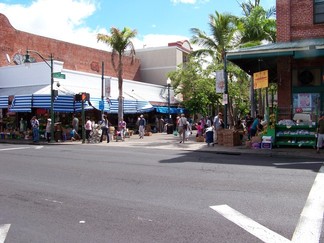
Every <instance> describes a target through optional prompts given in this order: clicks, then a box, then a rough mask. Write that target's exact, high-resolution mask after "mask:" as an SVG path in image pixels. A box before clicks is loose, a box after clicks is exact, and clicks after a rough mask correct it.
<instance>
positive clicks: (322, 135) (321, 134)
mask: <svg viewBox="0 0 324 243" xmlns="http://www.w3.org/2000/svg"><path fill="white" fill-rule="evenodd" d="M323 141H324V112H323V113H322V114H321V116H320V118H319V120H318V125H317V146H316V147H317V149H316V152H317V153H319V152H320V148H322V147H323Z"/></svg>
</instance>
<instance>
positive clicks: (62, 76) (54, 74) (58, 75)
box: [53, 72, 65, 79]
mask: <svg viewBox="0 0 324 243" xmlns="http://www.w3.org/2000/svg"><path fill="white" fill-rule="evenodd" d="M53 78H60V79H65V74H63V73H61V72H57V73H53Z"/></svg>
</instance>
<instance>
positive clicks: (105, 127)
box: [100, 115, 109, 143]
mask: <svg viewBox="0 0 324 243" xmlns="http://www.w3.org/2000/svg"><path fill="white" fill-rule="evenodd" d="M100 125H101V137H100V143H102V139H103V136H104V135H106V137H107V143H109V121H108V118H107V116H106V115H104V116H103V119H102V121H101V122H100Z"/></svg>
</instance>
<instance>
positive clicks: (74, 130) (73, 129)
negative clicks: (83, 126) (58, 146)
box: [72, 114, 80, 140]
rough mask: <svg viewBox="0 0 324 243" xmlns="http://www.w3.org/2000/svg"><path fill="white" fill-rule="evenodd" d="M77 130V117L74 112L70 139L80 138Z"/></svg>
mask: <svg viewBox="0 0 324 243" xmlns="http://www.w3.org/2000/svg"><path fill="white" fill-rule="evenodd" d="M78 131H79V119H78V118H77V117H76V115H75V114H73V119H72V134H73V137H72V140H74V139H77V140H80V135H79V133H78Z"/></svg>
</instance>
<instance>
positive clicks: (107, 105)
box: [90, 96, 110, 112]
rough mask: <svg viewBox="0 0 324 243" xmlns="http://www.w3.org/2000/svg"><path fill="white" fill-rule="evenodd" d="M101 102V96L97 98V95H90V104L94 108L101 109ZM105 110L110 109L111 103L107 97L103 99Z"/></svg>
mask: <svg viewBox="0 0 324 243" xmlns="http://www.w3.org/2000/svg"><path fill="white" fill-rule="evenodd" d="M100 102H101V98H95V97H91V96H90V105H91V106H92V107H93V108H95V109H97V110H101V109H100V108H101V107H100ZM103 111H105V112H109V111H110V103H109V100H107V99H106V98H104V99H103Z"/></svg>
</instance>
